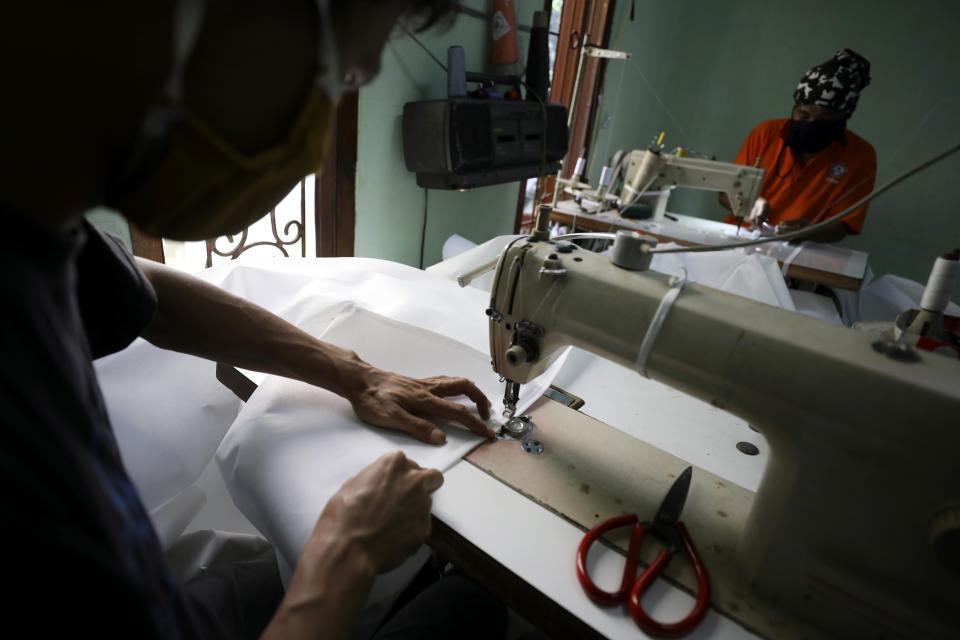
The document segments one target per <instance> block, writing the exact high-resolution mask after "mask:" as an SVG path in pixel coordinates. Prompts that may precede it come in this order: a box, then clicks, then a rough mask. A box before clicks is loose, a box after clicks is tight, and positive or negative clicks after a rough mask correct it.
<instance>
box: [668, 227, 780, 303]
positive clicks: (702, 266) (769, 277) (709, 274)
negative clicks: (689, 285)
mask: <svg viewBox="0 0 960 640" xmlns="http://www.w3.org/2000/svg"><path fill="white" fill-rule="evenodd" d="M659 246H660V247H676V246H679V245H676V244H673V243H666V244H662V245H659ZM650 268H651V269H653V270H654V271H659V272H661V273H667V274H670V275H676V276H679V275H682V274H683V272H684V270H685V271H686V273H687V279H688V280H690V281H692V282H697V283H699V284H703V285H706V286H708V287H713V288H714V289H719V290H721V291H726V292H727V293H733V294H735V295H738V296H743V297H744V298H750V299H751V300H756V301H757V302H763V303H765V304H769V305H773V306H775V307H782V308H784V309H787V310H789V311H795V310H796V308H795V307H794V305H793V299H792V298H791V297H790V291H789V289H787V285H786V284H785V283H784V281H783V276H782V275H781V274H780V268H779V265H778V264H777V261H776V260H774V259H773V258H769V257H767V256H763V255H758V254H756V253H750V252H744V251H715V252H708V253H658V254H655V255H654V256H653V260H652V261H651V263H650Z"/></svg>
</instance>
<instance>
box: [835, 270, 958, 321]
mask: <svg viewBox="0 0 960 640" xmlns="http://www.w3.org/2000/svg"><path fill="white" fill-rule="evenodd" d="M923 291H924V285H923V284H921V283H919V282H916V281H914V280H908V279H907V278H902V277H900V276H895V275H892V274H887V275H884V276H880V277H879V278H874V277H873V270H872V269H871V268H870V267H867V271H866V273H865V274H864V278H863V284H862V285H861V286H860V290H859V291H842V290H839V289H835V290H834V292H835V293H836V295H837V298H838V299H839V300H840V306H841V308H842V310H843V313H842V315H843V322H844V324H845V325H847V326H852V325H853V324H854V323H855V322H893V321H894V320H896V318H897V315H898V314H899V313H901V312H902V311H906V310H907V309H919V308H920V301H921V299H922V298H923ZM944 313H945V314H947V315H951V316H960V305H957V304H956V303H955V302H950V303H948V304H947V308H946V309H944Z"/></svg>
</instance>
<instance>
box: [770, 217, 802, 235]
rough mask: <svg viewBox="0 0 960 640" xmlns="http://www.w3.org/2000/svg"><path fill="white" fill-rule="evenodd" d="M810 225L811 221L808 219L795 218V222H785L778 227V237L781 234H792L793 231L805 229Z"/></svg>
mask: <svg viewBox="0 0 960 640" xmlns="http://www.w3.org/2000/svg"><path fill="white" fill-rule="evenodd" d="M809 224H810V221H809V220H807V219H806V218H794V219H793V220H784V221H783V222H781V223H780V224H778V225H777V235H779V234H781V233H790V232H791V231H797V230H799V229H803V228H804V227H806V226H807V225H809Z"/></svg>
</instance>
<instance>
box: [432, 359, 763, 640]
mask: <svg viewBox="0 0 960 640" xmlns="http://www.w3.org/2000/svg"><path fill="white" fill-rule="evenodd" d="M554 384H555V385H556V386H558V387H560V388H562V389H564V390H565V391H568V392H570V393H571V394H573V395H576V396H578V397H580V398H582V399H584V401H585V403H584V405H583V407H582V408H581V411H582V412H583V413H586V414H587V415H589V416H591V417H593V418H596V419H598V420H601V421H602V422H605V423H606V424H609V425H611V426H613V427H615V428H617V429H620V430H621V431H624V432H625V433H628V434H630V435H632V436H634V437H637V438H640V439H642V440H644V441H646V442H648V443H650V444H653V445H654V446H657V447H658V448H660V449H663V450H664V451H667V452H668V453H671V454H673V455H675V456H677V457H679V458H682V459H684V460H686V461H689V462H690V463H692V464H694V465H696V466H699V467H702V468H704V469H707V470H709V471H711V472H712V473H716V474H717V475H719V476H721V477H723V478H726V479H728V480H730V481H731V482H734V483H736V484H739V485H741V486H743V487H745V488H747V489H750V490H751V491H755V490H756V488H757V486H758V485H759V482H760V476H761V474H762V473H763V468H764V466H765V464H766V460H767V456H768V448H767V445H766V441H765V440H764V439H763V437H762V436H761V435H760V434H759V433H757V432H755V431H753V430H752V429H750V428H749V426H748V425H747V424H746V423H745V422H743V421H742V420H740V419H739V418H736V417H734V416H732V415H730V414H728V413H726V412H724V411H721V410H719V409H716V408H715V407H712V406H710V405H709V404H707V403H704V402H702V401H700V400H696V399H693V398H690V397H689V396H686V395H685V394H683V393H680V392H678V391H675V390H673V389H671V388H669V387H667V386H665V385H662V384H660V383H657V382H654V381H651V380H647V379H646V378H643V377H641V376H640V375H639V374H637V373H636V372H634V371H631V370H629V369H626V368H623V367H621V366H619V365H616V364H614V363H611V362H608V361H606V360H603V359H602V358H599V357H597V356H594V355H593V354H590V353H588V352H586V351H581V350H578V349H574V350H573V351H572V352H571V354H570V356H569V357H568V359H567V362H566V364H565V365H564V367H563V369H561V372H560V374H559V376H558V377H557V379H556V380H555V381H554ZM625 398H629V399H630V400H629V402H628V401H626V400H625ZM651 407H656V412H655V414H654V415H655V416H656V419H653V420H651V419H650V418H649V417H650V415H651V414H650V408H651ZM743 441H746V442H750V443H753V444H755V445H756V446H757V448H758V449H759V454H758V455H755V456H747V455H745V454H743V453H741V452H740V451H739V450H738V449H737V448H736V444H737V443H738V442H743ZM433 512H434V514H435V515H436V516H437V517H438V518H439V519H440V520H442V521H443V522H444V523H446V524H447V525H448V526H450V527H451V528H453V529H455V530H456V531H457V532H458V533H459V534H460V535H462V536H463V537H464V538H466V539H467V540H468V541H469V542H470V543H472V544H473V545H475V546H476V547H478V548H479V549H481V550H482V551H483V552H485V553H486V554H488V555H489V556H490V557H491V558H493V560H495V561H496V562H498V563H500V564H501V565H503V566H504V567H507V568H509V570H510V571H512V572H513V573H514V574H516V575H517V576H518V577H519V578H521V579H522V580H524V581H525V582H527V583H528V584H529V585H531V586H533V587H534V588H535V589H538V590H539V591H540V592H542V593H543V594H545V595H546V596H548V597H549V598H550V599H551V600H552V601H553V602H555V603H556V604H557V605H559V606H560V607H562V608H563V609H565V610H567V611H569V612H570V613H572V614H573V615H575V616H576V617H577V618H579V619H580V620H581V621H583V622H585V623H586V624H588V625H589V626H590V627H592V628H593V629H594V630H596V631H597V632H599V633H600V634H602V635H604V636H607V637H610V638H642V637H645V636H644V634H643V633H642V632H641V631H640V630H639V629H638V628H637V627H636V625H635V624H634V623H633V620H632V619H631V618H630V617H629V615H627V614H626V612H625V610H624V609H623V608H621V607H615V608H612V609H605V608H600V607H598V606H596V605H594V604H593V602H591V601H590V600H589V599H588V598H587V597H586V596H585V595H584V593H583V591H582V590H581V588H580V586H579V583H578V582H577V579H576V575H575V571H574V551H575V549H576V548H577V545H578V544H579V542H580V539H581V538H582V537H583V531H582V530H581V529H579V528H578V527H576V526H574V525H573V524H571V523H570V522H568V521H566V520H565V519H563V518H561V517H560V516H558V515H556V514H554V513H552V512H551V511H549V510H547V509H545V508H543V507H541V506H539V505H538V504H536V503H535V502H533V501H532V500H530V499H529V498H527V497H525V496H523V495H521V494H520V493H518V492H516V491H514V490H513V489H511V488H510V487H508V486H507V485H505V484H503V483H501V482H500V481H498V480H497V479H495V478H493V477H492V476H490V475H488V474H486V473H485V472H483V471H481V470H480V469H478V468H476V467H474V466H473V465H472V464H470V463H469V462H467V461H460V462H458V463H457V464H456V465H455V466H454V467H453V468H451V469H450V470H448V471H447V472H446V473H445V482H444V486H443V487H442V488H441V489H440V490H439V491H438V492H437V493H436V494H435V496H434V509H433ZM598 555H600V557H599V558H598V560H597V565H596V567H595V568H593V569H592V571H594V572H595V573H594V574H593V575H594V578H595V580H596V582H597V583H598V584H599V585H600V586H601V587H602V588H611V589H612V588H614V586H615V585H616V584H617V583H618V582H619V577H620V575H619V574H620V572H621V571H622V562H623V559H622V557H621V556H619V555H618V554H615V553H614V552H612V551H604V552H602V553H601V554H598ZM592 556H593V554H591V557H592ZM644 604H645V606H646V607H647V608H648V611H649V612H650V613H651V614H652V615H653V616H654V617H656V618H657V619H662V620H677V619H680V618H682V617H684V616H685V615H686V613H687V612H688V611H689V610H690V608H691V607H692V606H693V598H691V597H690V595H688V594H687V593H685V592H684V591H681V590H680V589H677V588H675V587H673V586H671V585H670V584H668V583H666V582H665V581H663V580H658V581H657V583H656V584H655V586H654V588H653V589H652V590H651V591H650V592H649V594H648V595H647V596H646V597H645V599H644ZM688 637H690V638H700V639H706V638H710V639H718V638H722V639H733V638H755V637H758V636H755V635H754V634H752V633H750V632H749V631H747V630H746V629H744V628H743V627H742V626H740V625H739V624H738V623H737V622H735V621H734V620H731V619H729V618H727V617H725V616H724V615H722V614H720V613H717V612H716V611H714V610H711V611H710V612H709V613H708V614H707V617H706V619H705V620H704V622H703V623H702V624H701V626H700V627H699V628H698V629H697V630H696V631H695V632H693V633H692V634H691V635H690V636H688Z"/></svg>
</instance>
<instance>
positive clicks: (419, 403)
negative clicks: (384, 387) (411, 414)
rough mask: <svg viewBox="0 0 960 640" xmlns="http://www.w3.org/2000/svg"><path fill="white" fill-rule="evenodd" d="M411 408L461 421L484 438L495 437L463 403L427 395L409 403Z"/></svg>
mask: <svg viewBox="0 0 960 640" xmlns="http://www.w3.org/2000/svg"><path fill="white" fill-rule="evenodd" d="M409 408H410V409H413V410H414V411H416V412H417V413H421V414H429V415H433V416H437V417H440V418H446V419H447V420H453V421H454V422H459V423H460V424H462V425H463V426H465V427H466V428H467V429H469V430H470V431H473V432H474V433H476V434H477V435H481V436H483V437H484V438H493V437H494V433H493V431H491V430H490V428H489V427H487V425H486V423H484V422H483V421H482V420H480V419H479V418H477V417H476V416H475V415H473V412H472V411H471V410H470V409H468V408H467V407H465V406H463V405H462V404H458V403H456V402H451V401H450V400H444V399H443V398H438V397H436V396H425V397H423V398H420V399H419V400H413V401H411V402H410V403H409Z"/></svg>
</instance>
